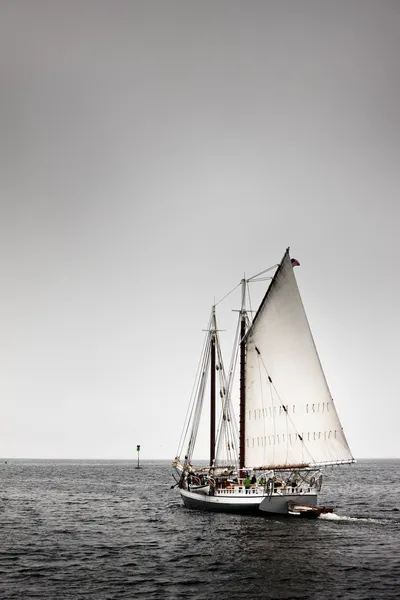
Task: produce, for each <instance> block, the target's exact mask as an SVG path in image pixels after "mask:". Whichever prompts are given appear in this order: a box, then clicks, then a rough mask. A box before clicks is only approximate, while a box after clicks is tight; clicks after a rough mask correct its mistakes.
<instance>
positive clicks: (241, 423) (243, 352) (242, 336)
mask: <svg viewBox="0 0 400 600" xmlns="http://www.w3.org/2000/svg"><path fill="white" fill-rule="evenodd" d="M245 335H246V280H245V279H242V306H241V309H240V392H239V398H240V401H239V469H240V470H243V469H244V465H245V457H244V449H245V417H246V343H245Z"/></svg>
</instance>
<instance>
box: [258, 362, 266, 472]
mask: <svg viewBox="0 0 400 600" xmlns="http://www.w3.org/2000/svg"><path fill="white" fill-rule="evenodd" d="M257 356H258V355H257ZM258 373H259V376H260V392H261V406H262V412H263V433H264V440H265V442H266V441H267V439H266V438H267V436H266V434H265V416H264V410H265V407H264V393H263V385H262V375H261V369H260V361H258ZM263 464H266V443H265V444H264V448H263Z"/></svg>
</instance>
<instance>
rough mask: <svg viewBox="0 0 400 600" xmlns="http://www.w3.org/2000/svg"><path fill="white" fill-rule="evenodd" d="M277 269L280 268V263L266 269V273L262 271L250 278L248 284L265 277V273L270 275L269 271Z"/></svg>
mask: <svg viewBox="0 0 400 600" xmlns="http://www.w3.org/2000/svg"><path fill="white" fill-rule="evenodd" d="M276 267H279V263H277V264H276V265H272V267H268V269H264V271H260V272H259V273H256V274H255V275H253V276H252V277H250V279H248V280H247V282H249V281H253V280H254V279H255V278H256V277H259V276H260V275H264V273H268V271H272V269H276Z"/></svg>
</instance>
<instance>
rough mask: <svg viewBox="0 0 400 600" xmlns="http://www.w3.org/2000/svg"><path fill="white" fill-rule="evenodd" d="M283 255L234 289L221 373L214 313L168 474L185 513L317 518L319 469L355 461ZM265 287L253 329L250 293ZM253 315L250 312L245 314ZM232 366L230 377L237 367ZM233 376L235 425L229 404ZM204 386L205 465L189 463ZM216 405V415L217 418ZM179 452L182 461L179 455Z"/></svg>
mask: <svg viewBox="0 0 400 600" xmlns="http://www.w3.org/2000/svg"><path fill="white" fill-rule="evenodd" d="M299 264H300V263H299V262H298V261H297V260H296V259H293V258H290V254H289V249H287V250H286V252H285V254H284V256H283V259H282V261H281V262H280V263H279V265H275V266H274V267H271V269H275V274H274V276H273V277H272V278H270V277H265V274H266V273H267V271H270V270H271V269H267V270H266V271H263V272H261V273H258V274H257V275H255V276H254V277H252V278H250V279H247V280H245V279H243V280H242V282H241V290H242V301H241V309H240V311H239V319H238V324H237V330H236V336H235V341H234V347H233V351H232V357H231V361H230V366H229V370H228V372H227V373H226V370H225V366H224V361H223V356H222V351H221V346H220V340H219V331H218V327H217V320H216V310H215V308H216V307H215V306H213V308H212V312H211V317H210V321H209V324H208V328H207V334H206V339H205V343H204V348H203V352H202V356H201V360H200V364H199V369H198V376H197V379H196V384H195V386H194V394H193V395H192V399H191V404H190V410H189V411H188V419H187V421H186V423H185V426H184V433H183V435H182V436H181V443H180V448H179V450H178V453H177V456H176V458H175V460H174V463H173V466H174V468H175V472H176V473H177V476H178V477H177V485H178V487H179V491H180V495H181V498H182V500H183V503H184V504H185V506H187V507H189V508H195V509H202V510H212V511H220V512H253V513H259V512H262V513H272V514H286V515H293V516H313V517H314V516H318V515H319V514H321V512H331V511H332V510H331V509H330V508H329V509H325V507H322V508H321V507H320V508H318V507H317V498H318V492H319V491H320V489H321V486H322V474H321V472H320V470H321V468H322V467H324V466H325V465H338V464H347V463H352V462H355V461H354V459H353V457H352V455H351V451H350V448H349V446H348V443H347V441H346V438H345V435H344V432H343V428H342V426H341V424H340V421H339V417H338V415H337V412H336V408H335V405H334V402H333V400H332V397H331V394H330V391H329V388H328V385H327V382H326V379H325V375H324V373H323V370H322V366H321V363H320V361H319V357H318V354H317V350H316V347H315V344H314V340H313V337H312V334H311V330H310V327H309V324H308V320H307V316H306V313H305V310H304V307H303V303H302V300H301V297H300V293H299V289H298V286H297V282H296V278H295V275H294V267H296V266H299ZM265 280H269V281H270V284H269V287H268V288H267V290H266V293H265V295H264V298H263V299H262V301H261V304H260V306H259V308H258V310H257V312H256V314H255V317H254V319H253V320H252V321H251V320H250V318H249V313H250V311H249V310H248V309H247V308H246V298H247V297H248V296H249V289H248V288H249V285H250V284H252V283H253V282H256V281H265ZM250 314H251V313H250ZM237 364H238V366H239V368H238V369H237V368H236V366H237ZM236 371H238V375H239V394H238V395H239V426H238V425H237V423H236V416H235V411H234V403H233V397H234V395H235V391H234V390H235V389H236V386H235V381H236V379H237V377H236ZM208 380H209V385H210V417H209V418H210V458H209V464H208V465H206V466H205V467H200V466H197V467H195V466H194V465H193V464H192V456H193V452H194V448H195V443H196V438H197V433H198V429H199V424H200V419H201V415H202V412H203V405H204V398H205V395H206V387H207V385H208ZM217 396H219V399H220V403H219V410H218V411H217V402H216V399H217ZM184 448H186V451H185V453H184V459H183V460H182V461H181V459H180V456H181V455H182V453H183V449H184Z"/></svg>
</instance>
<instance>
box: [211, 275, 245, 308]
mask: <svg viewBox="0 0 400 600" xmlns="http://www.w3.org/2000/svg"><path fill="white" fill-rule="evenodd" d="M241 283H242V282H241V281H240V282H239V283H238V284H237V285H236V286H235V287H234V288H233V289H232V290H231V291H230V292H228V293H227V294H226V296H224V297H223V298H221V300H218V302H217V303H216V304H214V306H218V304H220V302H222V301H223V300H225V298H227V297H228V296H230V295H231V294H232V292H234V291H235V290H236V289H237V288H238V287H239V285H241Z"/></svg>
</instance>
